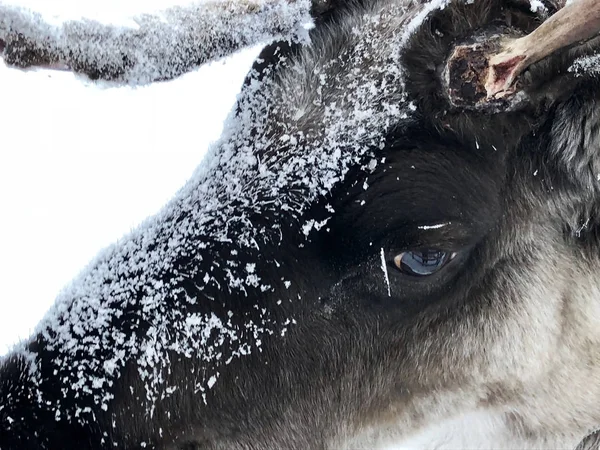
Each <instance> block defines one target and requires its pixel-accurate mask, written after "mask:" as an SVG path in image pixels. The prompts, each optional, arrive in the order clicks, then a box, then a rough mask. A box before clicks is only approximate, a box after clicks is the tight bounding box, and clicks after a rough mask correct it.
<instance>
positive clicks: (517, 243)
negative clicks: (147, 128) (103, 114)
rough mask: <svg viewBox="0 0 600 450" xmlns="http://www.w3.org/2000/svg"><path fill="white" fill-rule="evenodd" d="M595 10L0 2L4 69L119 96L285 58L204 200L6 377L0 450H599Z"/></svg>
mask: <svg viewBox="0 0 600 450" xmlns="http://www.w3.org/2000/svg"><path fill="white" fill-rule="evenodd" d="M599 9H600V8H599V6H598V5H596V4H595V2H594V1H589V0H576V1H574V2H573V3H572V4H571V5H569V6H566V7H564V8H563V5H562V4H560V3H558V2H551V1H547V2H543V3H542V2H534V3H532V4H530V3H529V2H528V1H519V0H514V1H499V0H475V1H461V0H434V1H431V2H424V1H416V0H415V1H413V0H355V1H348V2H340V1H335V0H331V1H329V0H314V1H313V2H312V4H309V3H308V2H307V1H305V0H296V1H290V2H289V3H285V2H282V1H273V0H265V1H263V2H256V3H255V2H254V1H252V0H248V1H245V2H240V3H234V2H232V3H214V4H213V3H201V4H199V5H193V6H189V7H182V8H174V9H172V10H170V11H168V12H167V13H166V14H165V15H163V16H162V17H160V18H156V17H148V16H144V17H142V18H140V19H139V20H138V24H139V27H137V28H130V29H123V28H117V27H112V26H106V25H100V24H98V23H96V22H93V21H84V22H67V23H64V24H62V25H60V26H58V25H49V24H47V23H45V22H44V21H43V20H42V19H41V18H40V17H39V16H37V15H35V14H32V13H29V12H25V11H23V10H18V9H14V8H9V7H7V6H0V42H1V47H2V50H3V57H4V59H5V61H6V62H7V63H9V64H12V65H15V66H17V67H21V68H26V67H30V66H49V67H55V68H67V69H69V70H73V71H75V72H79V73H82V74H84V75H87V76H89V77H90V78H93V79H101V80H109V81H110V82H112V83H131V84H139V83H149V82H154V81H159V80H167V79H170V78H173V77H176V76H178V75H180V74H182V73H184V72H185V71H188V70H191V69H193V68H194V67H196V66H197V65H200V64H203V63H205V62H207V61H209V60H211V59H215V58H218V57H221V56H223V55H226V54H228V53H231V52H233V51H234V50H236V49H238V48H241V47H243V46H245V45H249V44H251V43H254V42H257V41H261V40H264V39H266V38H269V39H271V38H272V39H273V41H272V42H271V43H270V44H269V45H267V46H266V47H265V49H264V50H263V52H262V54H261V56H260V57H259V59H257V61H256V63H255V65H254V67H253V68H252V70H251V71H250V73H249V74H248V77H247V79H246V82H245V83H244V86H243V88H242V90H241V93H240V96H239V98H238V102H237V104H236V106H235V108H234V110H233V111H232V113H231V115H230V118H229V119H228V121H227V123H226V126H225V130H224V132H223V136H222V137H221V139H220V141H219V142H218V143H217V144H215V145H214V146H213V148H212V149H211V150H210V151H209V155H208V157H207V159H206V160H205V162H204V163H203V164H202V165H201V166H200V167H199V168H198V169H197V171H196V173H195V175H194V176H193V177H192V179H191V180H190V181H189V182H188V184H187V185H186V186H184V187H183V188H182V189H181V191H180V192H179V193H178V194H177V196H176V197H175V198H174V199H173V200H172V201H171V202H170V203H169V204H168V205H166V206H165V208H164V209H163V210H162V212H161V213H159V214H158V215H157V216H155V217H152V218H149V219H148V220H147V221H146V222H145V223H144V224H142V225H141V226H140V228H139V229H137V230H135V231H133V232H132V233H131V234H130V235H129V236H128V237H126V238H124V239H122V240H121V241H119V242H118V243H116V244H115V245H113V246H111V247H109V248H107V249H106V250H104V251H102V252H101V253H100V254H99V255H98V256H97V258H96V259H95V260H94V261H93V262H92V263H91V264H90V265H89V266H88V267H87V269H85V271H84V272H83V273H82V274H81V275H80V276H79V277H78V278H77V279H76V280H75V281H73V283H72V284H71V285H70V286H68V287H67V288H66V289H65V290H64V291H63V293H62V294H61V295H60V296H59V298H58V299H57V300H56V304H55V306H54V307H53V309H52V310H51V311H50V312H49V313H48V315H47V316H46V318H45V319H44V320H43V321H42V322H41V323H40V325H39V326H38V328H37V330H36V332H35V333H34V334H33V336H32V337H31V338H30V339H29V340H27V341H25V342H22V343H21V344H19V345H18V346H16V347H15V348H14V350H13V351H12V352H11V353H10V354H9V355H8V356H7V357H5V358H4V359H3V360H2V361H0V448H1V449H2V450H29V449H48V450H57V449H61V450H69V449H77V450H83V449H94V450H96V449H114V448H117V449H144V448H145V449H148V448H153V449H161V450H162V449H164V450H176V449H177V450H184V449H186V450H189V449H213V450H217V449H360V448H365V449H366V448H368V449H375V448H380V449H382V448H428V449H429V448H439V449H444V448H470V449H471V448H472V449H477V448H481V449H484V448H485V449H490V448H494V449H496V448H497V449H500V448H507V449H508V448H511V449H514V448H561V449H563V448H564V449H575V448H576V447H578V446H579V448H581V449H583V448H597V447H598V438H597V436H596V434H595V433H594V431H595V430H596V429H597V427H598V426H599V424H600V402H599V401H598V399H600V345H599V344H600V327H599V326H598V323H599V321H600V303H599V299H600V277H599V276H598V270H599V268H600V260H599V259H600V235H599V233H600V228H599V227H600V215H599V208H598V207H599V205H600V203H599V199H600V196H599V188H600V157H599V155H598V151H597V150H598V146H599V145H600V128H599V127H600V85H599V82H598V80H597V78H595V73H596V71H595V69H596V68H597V66H596V65H595V56H594V52H595V50H597V49H598V44H599V41H598V38H597V37H595V36H596V33H597V31H598V29H599V28H600V27H599V26H598V22H599V21H600V13H599ZM582 10H583V11H584V12H585V14H583V13H582ZM309 13H310V16H311V17H312V19H313V27H312V28H311V29H310V30H307V28H306V27H304V26H303V25H304V24H305V23H306V22H307V20H308V15H309ZM573 30H576V32H573ZM553 33H554V34H553ZM549 36H550V37H552V36H559V37H561V40H560V42H558V41H557V44H556V45H555V46H554V47H555V48H552V49H550V50H548V49H545V48H542V49H540V47H539V46H540V45H541V46H542V47H544V45H545V44H547V43H548V42H550V41H551V39H549ZM565 36H566V37H565ZM562 37H565V39H562ZM523 39H525V41H523ZM581 40H585V42H582V41H581ZM552 41H553V42H554V40H552ZM523 42H525V43H527V45H523ZM532 42H534V43H537V44H535V45H534V44H532ZM556 47H558V48H556ZM523 61H525V63H523ZM525 69H526V70H525ZM199 100H200V99H199Z"/></svg>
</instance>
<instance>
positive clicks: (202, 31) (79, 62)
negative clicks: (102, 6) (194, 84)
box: [0, 0, 310, 84]
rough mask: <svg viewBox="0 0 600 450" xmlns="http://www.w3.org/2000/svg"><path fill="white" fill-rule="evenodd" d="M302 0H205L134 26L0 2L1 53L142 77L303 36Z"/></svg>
mask: <svg viewBox="0 0 600 450" xmlns="http://www.w3.org/2000/svg"><path fill="white" fill-rule="evenodd" d="M309 10H310V1H309V0H221V1H219V0H211V1H204V2H196V3H194V4H191V5H188V6H180V7H173V8H170V9H168V10H166V11H164V12H163V13H162V14H159V15H156V16H151V15H142V16H139V17H136V18H135V19H134V21H135V23H136V24H137V26H136V27H121V26H115V25H105V24H102V23H99V22H96V21H93V20H81V21H66V22H64V23H62V24H60V25H53V24H50V23H48V22H46V21H45V20H44V19H43V18H42V16H41V15H40V14H37V13H35V12H32V11H29V10H26V9H23V8H18V7H14V6H7V5H2V4H1V3H0V52H1V54H2V56H3V58H4V61H5V62H6V63H7V64H9V65H12V66H16V67H21V68H26V67H32V66H42V67H55V68H56V67H57V68H66V69H69V70H73V71H75V72H78V73H83V74H85V75H87V76H89V77H90V78H92V79H104V80H112V81H118V82H123V83H129V84H145V83H150V82H153V81H159V80H167V79H172V78H174V77H177V76H179V75H181V74H183V73H185V72H188V71H190V70H192V69H193V68H195V67H197V66H199V65H202V64H204V63H206V62H209V61H211V60H215V59H218V58H220V57H223V56H226V55H229V54H232V53H234V52H235V51H237V50H239V49H241V48H243V47H246V46H250V45H253V44H257V43H260V42H267V41H271V40H273V39H274V38H279V39H289V40H294V41H298V40H301V39H304V38H305V32H304V28H303V25H304V24H306V23H308V22H309V21H310V14H309Z"/></svg>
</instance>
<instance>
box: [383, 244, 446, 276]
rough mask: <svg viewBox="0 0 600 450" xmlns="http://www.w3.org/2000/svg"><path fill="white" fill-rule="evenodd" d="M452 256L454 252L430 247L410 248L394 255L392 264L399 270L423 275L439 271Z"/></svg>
mask: <svg viewBox="0 0 600 450" xmlns="http://www.w3.org/2000/svg"><path fill="white" fill-rule="evenodd" d="M454 256H456V253H451V252H445V251H443V250H437V249H430V248H428V249H422V250H410V251H406V252H402V253H400V254H399V255H396V257H395V258H394V264H395V265H396V267H397V268H398V269H399V270H400V271H401V272H404V273H406V274H408V275H415V276H420V277H424V276H428V275H433V274H434V273H436V272H437V271H439V270H440V269H441V268H442V267H444V266H445V265H446V264H447V263H448V262H449V261H450V260H452V258H454Z"/></svg>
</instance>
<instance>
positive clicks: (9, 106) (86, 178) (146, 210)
mask: <svg viewBox="0 0 600 450" xmlns="http://www.w3.org/2000/svg"><path fill="white" fill-rule="evenodd" d="M0 1H2V3H4V4H7V3H10V4H15V5H23V6H27V7H30V8H31V9H33V10H36V11H39V12H42V13H43V14H44V16H45V17H47V18H48V19H49V20H55V19H56V20H59V19H63V18H78V17H81V16H85V17H90V18H95V19H98V20H102V21H104V22H113V23H120V22H125V21H126V19H127V17H130V16H132V15H134V14H136V13H141V12H151V11H153V10H159V9H161V8H164V7H167V6H168V5H169V4H173V3H174V2H177V3H178V4H181V3H182V0H141V1H140V0H102V1H100V0H76V1H73V0H52V1H48V0H10V1H6V0H0ZM258 50H259V49H257V48H254V49H251V50H249V51H245V52H243V53H241V54H239V55H236V56H234V57H233V58H230V59H229V60H228V61H220V62H216V63H213V64H211V65H210V66H207V67H203V68H201V69H199V70H197V71H195V72H193V73H190V74H188V75H185V76H183V77H181V78H179V79H177V80H175V81H171V82H167V83H157V84H153V85H151V86H148V87H143V88H135V89H132V88H128V87H120V88H114V87H111V88H107V87H105V86H104V87H103V86H98V85H96V84H94V83H92V82H90V81H87V80H85V79H83V78H81V77H76V76H74V75H73V74H71V73H67V72H58V71H44V70H36V71H26V72H24V71H19V70H15V69H10V68H7V67H6V66H5V65H4V63H3V62H1V61H0V105H1V107H0V355H1V354H3V353H5V352H6V351H7V350H9V348H10V346H11V345H13V344H14V343H15V342H17V340H18V339H22V338H25V337H27V336H28V335H29V334H30V332H31V330H32V328H33V327H35V325H36V324H37V322H38V321H39V320H40V319H41V317H42V316H43V314H44V312H45V311H46V310H47V309H48V308H49V307H50V305H51V304H52V303H53V300H54V298H55V297H56V295H57V293H58V292H59V291H60V289H61V288H62V287H63V286H65V285H66V284H67V283H68V282H69V281H70V280H71V279H72V278H74V277H75V276H76V275H77V273H78V272H79V271H80V270H81V269H82V268H83V267H84V266H85V265H86V264H87V262H88V261H89V260H91V259H92V257H93V256H94V255H95V254H96V253H97V252H98V251H99V250H100V249H101V248H102V247H105V246H106V245H108V244H110V243H111V242H113V241H115V240H117V239H118V238H119V237H121V236H122V235H123V234H125V233H127V232H128V231H129V230H131V229H132V228H133V227H135V226H136V225H137V224H138V223H140V222H141V221H142V220H143V219H144V218H145V217H147V216H149V215H151V214H153V213H155V212H157V211H158V210H159V209H160V207H161V205H163V204H165V203H166V202H167V200H168V199H169V198H170V197H171V196H172V195H173V194H174V193H175V192H176V191H177V190H178V189H179V188H180V187H181V186H183V184H184V183H185V181H186V179H187V178H188V177H189V176H190V175H191V174H192V172H193V170H194V168H195V167H196V166H197V165H198V164H199V163H200V161H201V160H202V157H203V155H204V152H205V151H206V149H207V147H208V145H209V143H210V142H211V141H214V140H215V139H217V138H218V137H219V134H220V132H221V127H222V122H223V120H224V119H225V117H226V115H227V114H228V112H229V111H230V109H231V107H232V105H233V103H234V101H235V96H236V94H237V93H238V91H239V88H240V86H241V84H242V82H243V78H244V75H245V74H246V71H247V70H248V68H249V67H250V65H251V63H252V61H253V59H254V57H255V56H256V55H257V52H258Z"/></svg>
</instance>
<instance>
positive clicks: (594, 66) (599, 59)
mask: <svg viewBox="0 0 600 450" xmlns="http://www.w3.org/2000/svg"><path fill="white" fill-rule="evenodd" d="M567 70H568V71H569V72H572V73H575V74H576V75H579V76H582V75H593V76H597V75H599V74H600V55H598V54H596V55H589V56H582V57H580V58H577V59H576V60H575V61H573V64H571V66H570V67H569V68H568V69H567Z"/></svg>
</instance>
